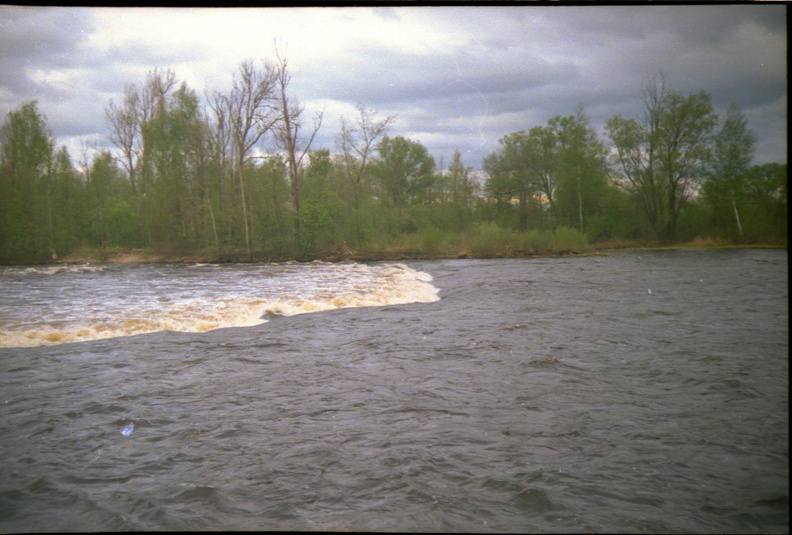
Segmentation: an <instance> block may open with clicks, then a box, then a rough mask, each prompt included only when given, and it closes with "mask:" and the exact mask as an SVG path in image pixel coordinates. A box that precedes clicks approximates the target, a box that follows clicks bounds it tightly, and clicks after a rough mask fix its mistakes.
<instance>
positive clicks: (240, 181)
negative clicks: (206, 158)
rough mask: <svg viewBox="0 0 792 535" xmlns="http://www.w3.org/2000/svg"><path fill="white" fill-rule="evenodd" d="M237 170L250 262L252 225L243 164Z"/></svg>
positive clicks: (246, 247) (246, 246)
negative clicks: (249, 219)
mask: <svg viewBox="0 0 792 535" xmlns="http://www.w3.org/2000/svg"><path fill="white" fill-rule="evenodd" d="M237 170H238V173H239V190H240V193H241V194H242V219H243V220H244V222H245V252H246V253H247V259H248V260H250V259H251V258H252V256H251V254H250V225H249V224H248V213H247V201H246V200H245V182H244V181H243V180H242V163H241V162H240V163H239V165H238V166H237Z"/></svg>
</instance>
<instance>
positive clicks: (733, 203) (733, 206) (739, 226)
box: [731, 192, 745, 240]
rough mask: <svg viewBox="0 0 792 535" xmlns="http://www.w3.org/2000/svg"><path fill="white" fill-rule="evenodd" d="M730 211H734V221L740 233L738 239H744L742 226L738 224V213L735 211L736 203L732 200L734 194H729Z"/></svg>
mask: <svg viewBox="0 0 792 535" xmlns="http://www.w3.org/2000/svg"><path fill="white" fill-rule="evenodd" d="M731 202H732V210H734V221H735V222H736V223H737V230H738V231H739V232H740V239H741V240H744V239H745V234H743V228H742V224H741V223H740V212H738V211H737V201H735V199H734V192H732V194H731Z"/></svg>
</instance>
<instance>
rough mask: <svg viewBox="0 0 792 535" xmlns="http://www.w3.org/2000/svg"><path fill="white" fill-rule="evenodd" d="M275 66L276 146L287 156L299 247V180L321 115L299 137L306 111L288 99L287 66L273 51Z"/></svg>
mask: <svg viewBox="0 0 792 535" xmlns="http://www.w3.org/2000/svg"><path fill="white" fill-rule="evenodd" d="M275 55H276V57H277V60H278V63H277V66H276V73H277V85H278V112H279V117H278V123H277V125H276V127H275V142H276V144H277V146H278V148H280V149H281V150H283V151H285V153H286V165H287V169H288V172H289V184H290V191H291V198H292V206H293V208H294V213H295V218H294V229H295V233H296V238H297V243H298V244H299V243H300V217H299V216H300V187H301V181H302V180H301V179H302V169H301V165H302V160H303V158H304V157H305V155H306V154H307V153H308V151H309V150H310V149H311V143H313V140H314V137H316V133H317V132H318V131H319V128H320V127H321V126H322V113H321V112H319V113H317V114H316V116H315V118H314V122H313V128H312V130H311V131H310V133H309V134H308V136H307V139H306V138H305V137H301V134H300V131H301V129H302V128H303V119H302V114H303V111H304V110H305V108H303V107H301V106H300V105H299V102H298V101H297V99H296V98H294V97H291V96H289V94H288V93H287V89H288V87H289V82H291V74H290V73H289V70H288V62H287V60H286V58H285V57H283V56H282V55H281V53H280V52H279V51H278V50H277V48H276V50H275Z"/></svg>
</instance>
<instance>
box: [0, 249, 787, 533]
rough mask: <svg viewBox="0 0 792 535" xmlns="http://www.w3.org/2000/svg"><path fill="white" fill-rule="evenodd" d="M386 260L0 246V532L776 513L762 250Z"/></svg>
mask: <svg viewBox="0 0 792 535" xmlns="http://www.w3.org/2000/svg"><path fill="white" fill-rule="evenodd" d="M407 264H408V265H407V266H398V265H397V266H393V265H388V264H376V263H375V264H369V265H360V264H337V265H330V264H297V265H282V264H281V265H247V266H212V265H194V266H177V265H137V266H134V265H133V266H82V267H73V266H72V267H67V266H61V267H57V266H49V267H37V268H25V267H17V268H3V270H4V271H3V272H2V273H0V335H2V338H0V345H2V346H5V347H0V531H2V532H30V531H117V530H299V531H310V530H336V531H350V530H353V531H421V532H425V531H475V532H487V531H494V532H547V533H552V532H630V533H657V532H669V533H670V532H677V533H679V532H685V533H716V532H717V533H722V532H729V533H785V532H786V533H788V532H789V505H788V501H789V499H788V498H789V446H788V445H789V424H788V418H789V390H788V387H789V364H788V360H787V358H788V273H787V270H788V259H787V252H786V250H700V251H699V250H690V251H651V252H648V251H636V252H630V253H623V254H612V255H607V256H599V257H573V258H555V259H523V260H467V259H465V260H461V259H460V260H443V261H425V262H408V263H407ZM438 298H439V299H438ZM312 311H316V312H312ZM305 312H310V313H305ZM36 318H38V320H36ZM228 325H241V326H232V327H227V326H228ZM161 329H167V330H164V331H163V330H161ZM207 329H209V330H207ZM147 331H159V332H147ZM180 331H189V332H180ZM136 333H141V334H136ZM130 335H131V336H130ZM80 340H85V341H80ZM23 346H24V347H23Z"/></svg>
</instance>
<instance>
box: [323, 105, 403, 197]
mask: <svg viewBox="0 0 792 535" xmlns="http://www.w3.org/2000/svg"><path fill="white" fill-rule="evenodd" d="M357 110H358V117H357V119H356V120H355V122H350V121H348V120H347V119H346V118H344V117H342V118H341V133H340V134H339V136H338V139H337V145H338V148H339V149H340V150H341V157H342V161H343V163H344V168H345V170H346V174H347V178H348V181H349V182H350V183H351V184H352V187H353V188H354V191H353V197H355V198H356V197H357V194H358V193H359V192H361V190H362V186H363V183H364V179H365V177H366V171H367V170H368V166H369V163H370V161H371V157H372V155H373V153H374V150H375V148H376V146H377V142H378V140H379V139H380V138H381V137H382V136H384V135H385V134H386V133H387V132H388V130H389V129H390V127H391V126H392V125H393V123H394V121H395V120H396V117H395V116H394V115H386V116H384V117H379V114H378V112H377V111H376V110H373V109H368V108H366V107H365V106H364V105H363V104H361V103H358V105H357Z"/></svg>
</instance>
